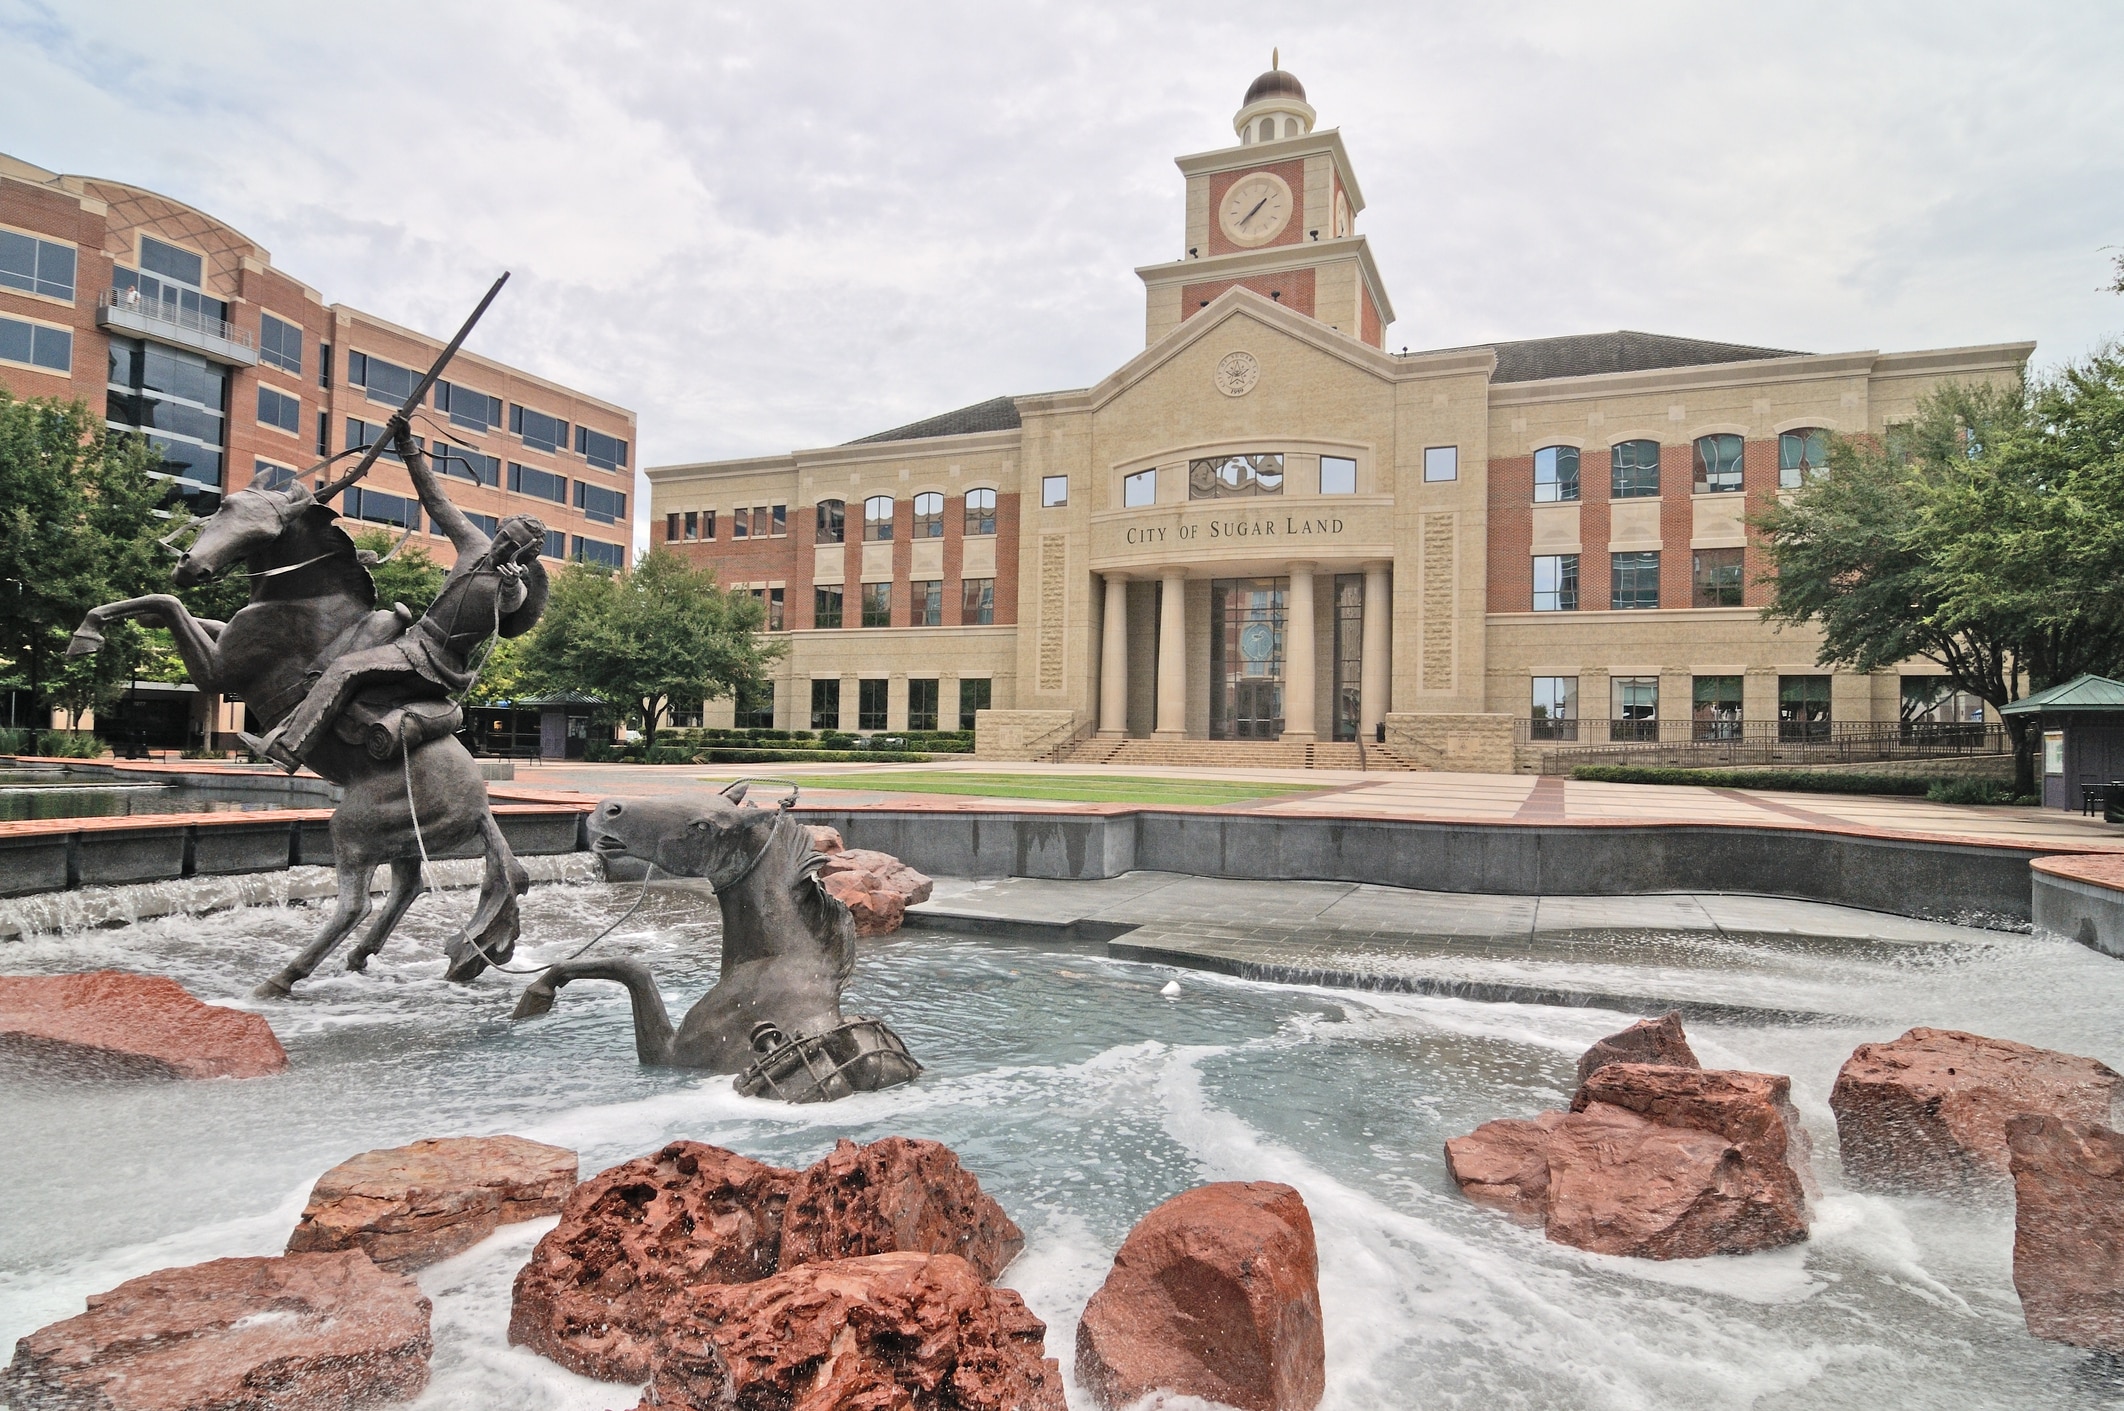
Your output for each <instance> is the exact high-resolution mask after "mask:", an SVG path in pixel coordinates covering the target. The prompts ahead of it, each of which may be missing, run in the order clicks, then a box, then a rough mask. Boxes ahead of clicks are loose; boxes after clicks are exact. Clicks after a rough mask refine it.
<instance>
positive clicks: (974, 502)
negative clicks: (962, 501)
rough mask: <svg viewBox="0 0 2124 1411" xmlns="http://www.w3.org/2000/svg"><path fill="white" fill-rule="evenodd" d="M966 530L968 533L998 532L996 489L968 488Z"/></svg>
mask: <svg viewBox="0 0 2124 1411" xmlns="http://www.w3.org/2000/svg"><path fill="white" fill-rule="evenodd" d="M966 532H967V533H968V534H993V533H995V532H996V492H995V491H993V490H968V491H967V492H966Z"/></svg>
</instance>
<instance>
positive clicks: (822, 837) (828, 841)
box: [810, 823, 844, 854]
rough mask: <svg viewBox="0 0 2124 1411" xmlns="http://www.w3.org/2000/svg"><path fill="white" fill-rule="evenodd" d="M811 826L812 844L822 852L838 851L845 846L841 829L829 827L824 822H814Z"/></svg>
mask: <svg viewBox="0 0 2124 1411" xmlns="http://www.w3.org/2000/svg"><path fill="white" fill-rule="evenodd" d="M810 826H811V846H812V847H813V848H814V849H816V850H817V851H818V852H820V853H821V854H832V853H837V852H839V851H840V850H841V848H842V847H843V846H844V844H843V843H842V842H841V830H840V829H838V828H828V827H827V826H826V825H825V824H823V823H814V824H812V825H810Z"/></svg>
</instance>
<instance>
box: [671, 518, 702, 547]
mask: <svg viewBox="0 0 2124 1411" xmlns="http://www.w3.org/2000/svg"><path fill="white" fill-rule="evenodd" d="M685 535H686V538H687V539H688V540H689V541H691V540H695V539H698V538H700V537H701V512H700V511H699V510H687V511H686V530H685ZM664 537H665V538H667V539H676V538H678V537H679V517H678V516H677V515H676V514H674V515H672V516H671V529H670V532H669V533H667V534H666V535H665V536H664Z"/></svg>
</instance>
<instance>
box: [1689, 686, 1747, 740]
mask: <svg viewBox="0 0 2124 1411" xmlns="http://www.w3.org/2000/svg"><path fill="white" fill-rule="evenodd" d="M1689 720H1690V725H1689V733H1690V734H1691V735H1692V736H1694V737H1695V738H1696V739H1699V740H1738V739H1739V738H1740V737H1741V679H1740V678H1739V677H1738V676H1699V677H1697V678H1696V682H1695V690H1694V692H1693V698H1692V700H1691V703H1690V709H1689Z"/></svg>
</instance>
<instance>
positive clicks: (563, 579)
mask: <svg viewBox="0 0 2124 1411" xmlns="http://www.w3.org/2000/svg"><path fill="white" fill-rule="evenodd" d="M764 617H765V609H764V608H763V607H762V605H761V604H760V602H759V600H758V599H756V598H754V597H753V596H752V595H751V594H750V593H744V592H735V591H731V592H726V591H724V590H722V589H720V588H718V587H716V584H715V574H714V573H713V572H712V571H710V570H708V569H697V568H694V567H693V566H692V565H691V564H689V563H687V562H686V560H684V559H683V558H681V557H679V556H678V555H677V554H674V553H670V552H668V551H666V550H661V549H660V550H657V551H654V552H652V553H651V554H650V555H649V556H648V557H647V558H644V559H643V560H641V562H639V563H637V564H636V565H635V566H634V569H633V571H632V572H629V573H620V574H611V573H607V572H605V571H604V570H602V569H598V568H592V567H589V566H587V565H583V564H575V565H571V566H569V567H568V568H565V569H563V570H561V572H560V573H559V574H557V575H556V576H555V578H554V581H553V591H552V595H551V596H550V597H548V598H547V600H546V611H545V615H544V616H543V617H542V618H541V619H540V620H539V625H538V629H537V631H536V632H534V633H533V634H532V635H531V636H530V637H528V638H526V639H525V643H526V645H525V647H524V649H523V651H522V653H521V659H522V660H523V662H524V669H523V675H524V680H525V684H527V685H529V686H532V687H533V688H534V689H536V688H544V689H548V690H555V691H581V692H585V693H587V694H590V695H594V696H598V697H600V698H602V699H604V700H607V701H611V702H613V703H614V704H615V705H622V706H625V707H627V708H629V709H631V710H634V711H638V712H640V716H641V721H642V734H643V737H644V741H645V743H646V744H647V745H649V746H652V747H653V746H654V745H655V744H656V731H657V723H658V718H659V717H660V716H661V715H662V714H663V713H664V711H665V710H666V708H667V707H669V706H670V705H671V704H673V703H674V702H678V701H687V702H691V701H707V700H714V699H716V698H718V697H721V696H727V695H732V694H734V693H735V692H736V691H737V690H739V689H740V688H741V687H748V686H750V685H752V684H753V683H755V682H757V681H758V680H760V679H761V678H762V675H763V673H764V672H765V670H766V668H767V666H768V664H769V663H771V662H773V661H774V660H776V659H777V658H779V657H780V656H781V655H782V653H783V652H785V651H786V650H788V648H787V646H786V645H785V644H783V643H780V642H768V641H766V640H765V639H764V638H762V637H761V635H760V625H761V622H762V621H763V619H764Z"/></svg>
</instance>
